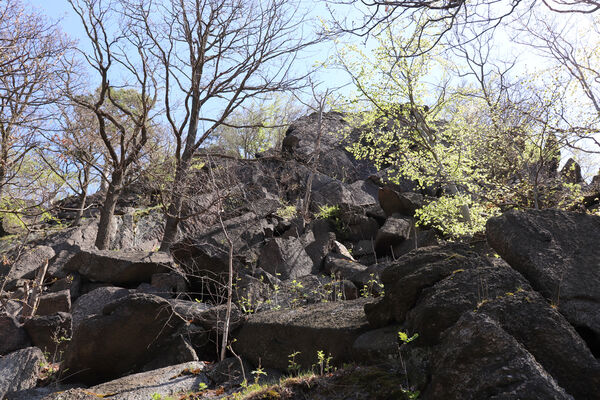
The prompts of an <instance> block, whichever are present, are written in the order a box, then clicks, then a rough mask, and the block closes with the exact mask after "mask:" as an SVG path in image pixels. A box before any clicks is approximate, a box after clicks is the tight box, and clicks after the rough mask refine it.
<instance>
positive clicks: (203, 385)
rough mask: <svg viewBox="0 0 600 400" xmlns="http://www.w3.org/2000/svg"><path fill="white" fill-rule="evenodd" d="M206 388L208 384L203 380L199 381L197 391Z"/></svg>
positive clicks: (202, 390)
mask: <svg viewBox="0 0 600 400" xmlns="http://www.w3.org/2000/svg"><path fill="white" fill-rule="evenodd" d="M206 389H208V385H207V384H206V383H204V382H200V383H199V384H198V391H199V392H204V391H205V390H206Z"/></svg>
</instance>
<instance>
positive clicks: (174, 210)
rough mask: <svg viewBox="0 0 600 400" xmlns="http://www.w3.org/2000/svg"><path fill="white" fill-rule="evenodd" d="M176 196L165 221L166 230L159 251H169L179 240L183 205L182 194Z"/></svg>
mask: <svg viewBox="0 0 600 400" xmlns="http://www.w3.org/2000/svg"><path fill="white" fill-rule="evenodd" d="M175 196H176V198H175V199H174V200H173V203H171V205H170V206H169V210H168V214H167V218H166V219H167V220H166V222H165V231H164V232H163V237H162V240H161V242H160V248H159V251H169V249H170V248H171V245H172V244H173V243H174V242H175V240H177V229H178V227H179V215H180V213H181V208H182V205H183V200H182V198H181V195H179V194H177V195H175Z"/></svg>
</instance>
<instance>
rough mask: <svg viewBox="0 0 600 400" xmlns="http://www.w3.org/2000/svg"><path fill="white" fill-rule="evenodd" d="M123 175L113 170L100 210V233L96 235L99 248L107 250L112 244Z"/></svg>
mask: <svg viewBox="0 0 600 400" xmlns="http://www.w3.org/2000/svg"><path fill="white" fill-rule="evenodd" d="M122 181H123V175H122V174H121V173H120V172H113V174H112V180H111V181H110V183H109V184H108V189H107V191H106V197H105V198H104V205H103V206H102V210H101V211H100V222H98V234H97V235H96V243H95V245H96V247H97V248H98V249H99V250H106V249H108V246H109V244H110V234H111V232H112V225H113V216H114V214H115V206H116V205H117V201H118V200H119V195H120V194H121V183H122Z"/></svg>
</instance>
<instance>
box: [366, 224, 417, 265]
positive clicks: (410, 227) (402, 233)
mask: <svg viewBox="0 0 600 400" xmlns="http://www.w3.org/2000/svg"><path fill="white" fill-rule="evenodd" d="M414 230H415V226H414V222H413V221H412V220H411V219H409V218H402V217H398V216H394V217H389V218H388V219H387V220H386V221H385V224H384V225H383V226H382V227H381V229H379V231H378V232H377V236H376V237H375V253H376V254H377V256H378V257H383V256H385V255H388V254H389V255H393V254H392V253H393V248H394V247H396V246H398V245H399V244H401V243H402V242H404V241H405V240H406V239H408V238H410V236H411V233H413V232H414Z"/></svg>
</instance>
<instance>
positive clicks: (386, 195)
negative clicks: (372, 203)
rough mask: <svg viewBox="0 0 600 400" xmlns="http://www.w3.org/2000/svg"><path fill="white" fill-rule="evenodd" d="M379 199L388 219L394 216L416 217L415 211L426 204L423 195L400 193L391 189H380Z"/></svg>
mask: <svg viewBox="0 0 600 400" xmlns="http://www.w3.org/2000/svg"><path fill="white" fill-rule="evenodd" d="M377 198H378V200H379V205H380V206H381V208H382V209H383V212H384V213H385V215H386V217H391V216H392V215H394V214H402V215H407V216H411V217H412V216H414V215H415V211H416V210H418V209H419V208H421V207H423V205H424V204H425V199H424V197H423V195H422V194H419V193H414V192H404V193H399V192H396V191H395V190H394V189H391V188H389V187H381V188H379V191H378V193H377Z"/></svg>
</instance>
